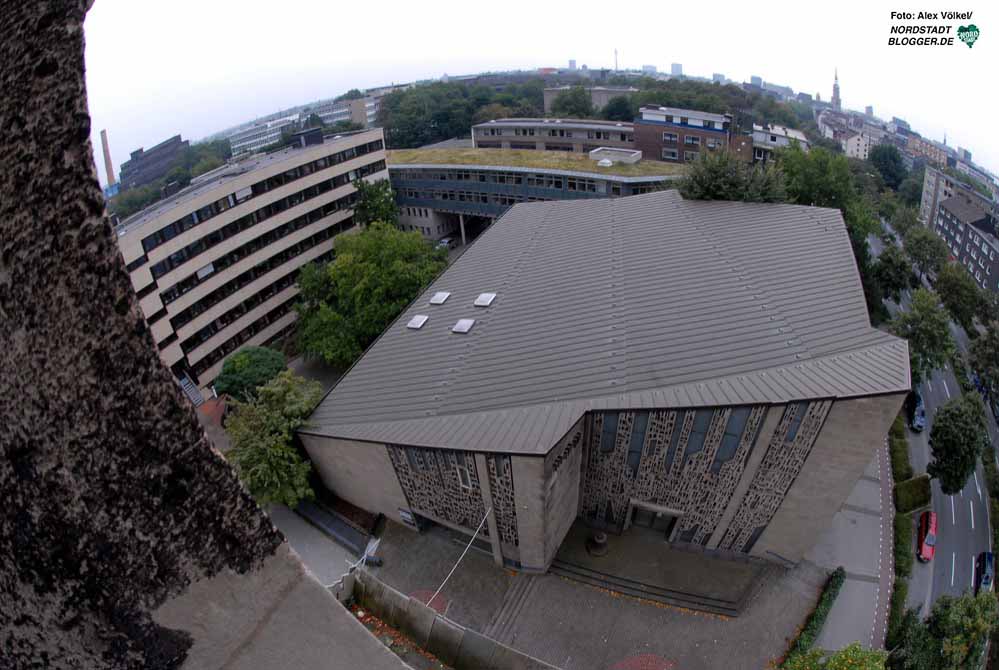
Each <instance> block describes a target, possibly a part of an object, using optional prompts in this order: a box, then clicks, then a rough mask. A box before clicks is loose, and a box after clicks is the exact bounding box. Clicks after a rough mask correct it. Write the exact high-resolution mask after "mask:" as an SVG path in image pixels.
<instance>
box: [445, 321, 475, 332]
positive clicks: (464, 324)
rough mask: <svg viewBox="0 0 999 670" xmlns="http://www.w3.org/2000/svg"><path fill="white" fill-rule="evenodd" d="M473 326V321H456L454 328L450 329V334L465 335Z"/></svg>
mask: <svg viewBox="0 0 999 670" xmlns="http://www.w3.org/2000/svg"><path fill="white" fill-rule="evenodd" d="M474 325H475V319H458V323H456V324H454V328H452V329H451V332H452V333H467V332H468V331H470V330H471V329H472V326H474Z"/></svg>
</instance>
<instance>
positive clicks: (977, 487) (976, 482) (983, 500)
mask: <svg viewBox="0 0 999 670" xmlns="http://www.w3.org/2000/svg"><path fill="white" fill-rule="evenodd" d="M971 474H973V475H975V489H977V491H978V499H979V500H981V501H982V502H985V499H984V498H982V487H981V486H979V485H978V472H972V473H971Z"/></svg>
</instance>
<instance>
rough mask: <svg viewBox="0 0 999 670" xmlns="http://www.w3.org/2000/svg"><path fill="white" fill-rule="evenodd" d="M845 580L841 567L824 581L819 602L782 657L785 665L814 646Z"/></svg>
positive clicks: (844, 571) (844, 573) (844, 572)
mask: <svg viewBox="0 0 999 670" xmlns="http://www.w3.org/2000/svg"><path fill="white" fill-rule="evenodd" d="M845 579H846V570H844V569H843V568H842V567H839V568H836V569H835V570H833V572H832V574H831V575H829V579H827V580H826V585H825V587H823V589H822V594H821V595H820V596H819V601H818V603H816V605H815V609H814V610H812V613H811V614H810V615H809V616H808V619H807V620H806V621H805V625H804V626H802V627H801V631H800V632H799V633H798V637H797V638H795V640H794V642H792V643H791V647H790V648H789V649H788V651H787V656H785V657H784V662H785V663H786V662H787V661H788V660H790V659H791V658H793V657H794V656H796V655H798V654H803V653H805V652H807V651H808V650H809V649H811V648H812V645H814V644H815V640H816V639H817V638H818V637H819V633H821V632H822V626H823V624H825V622H826V617H828V616H829V610H831V609H832V606H833V603H834V602H836V596H837V595H839V590H840V589H841V588H842V587H843V581H844V580H845Z"/></svg>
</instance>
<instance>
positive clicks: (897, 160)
mask: <svg viewBox="0 0 999 670" xmlns="http://www.w3.org/2000/svg"><path fill="white" fill-rule="evenodd" d="M867 160H869V161H870V162H871V163H873V164H874V167H876V168H877V170H878V172H880V173H881V178H882V179H884V181H885V185H886V186H888V188H891V189H897V188H898V187H899V184H901V183H902V180H903V179H905V176H906V171H905V165H903V164H902V154H901V153H899V150H898V148H896V147H894V146H892V145H891V144H879V145H877V146H875V147H873V148H872V149H871V150H870V151H869V152H868V154H867Z"/></svg>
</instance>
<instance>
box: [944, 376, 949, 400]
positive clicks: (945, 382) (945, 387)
mask: <svg viewBox="0 0 999 670" xmlns="http://www.w3.org/2000/svg"><path fill="white" fill-rule="evenodd" d="M942 381H943V385H944V393H946V394H947V397H948V398H950V389H949V388H947V380H946V379H944V380H942Z"/></svg>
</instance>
